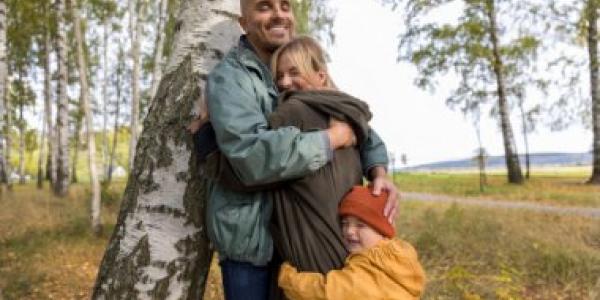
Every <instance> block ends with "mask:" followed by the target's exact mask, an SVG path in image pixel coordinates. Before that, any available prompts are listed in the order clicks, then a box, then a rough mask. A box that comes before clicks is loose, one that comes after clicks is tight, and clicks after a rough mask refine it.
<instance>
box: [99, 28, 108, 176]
mask: <svg viewBox="0 0 600 300" xmlns="http://www.w3.org/2000/svg"><path fill="white" fill-rule="evenodd" d="M109 28H110V19H109V18H108V17H107V18H106V20H105V21H104V30H103V31H104V32H103V34H104V47H103V48H104V49H103V53H102V164H101V165H102V173H103V178H104V180H106V178H107V176H108V167H107V164H108V132H107V130H108V128H107V127H108V32H109V30H110V29H109Z"/></svg>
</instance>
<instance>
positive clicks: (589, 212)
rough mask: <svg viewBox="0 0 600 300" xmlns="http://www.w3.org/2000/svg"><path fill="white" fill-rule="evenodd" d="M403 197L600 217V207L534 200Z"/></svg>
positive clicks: (403, 193)
mask: <svg viewBox="0 0 600 300" xmlns="http://www.w3.org/2000/svg"><path fill="white" fill-rule="evenodd" d="M402 199H404V200H406V201H425V202H456V203H458V204H465V205H476V206H484V207H490V208H506V209H522V210H530V211H536V212H542V213H550V214H559V215H575V216H582V217H588V218H597V219H600V208H592V207H572V206H571V207H569V206H555V205H548V204H539V203H532V202H521V201H513V200H488V199H481V198H465V197H458V196H448V195H437V194H426V193H413V192H402Z"/></svg>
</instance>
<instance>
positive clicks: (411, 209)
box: [0, 174, 600, 300]
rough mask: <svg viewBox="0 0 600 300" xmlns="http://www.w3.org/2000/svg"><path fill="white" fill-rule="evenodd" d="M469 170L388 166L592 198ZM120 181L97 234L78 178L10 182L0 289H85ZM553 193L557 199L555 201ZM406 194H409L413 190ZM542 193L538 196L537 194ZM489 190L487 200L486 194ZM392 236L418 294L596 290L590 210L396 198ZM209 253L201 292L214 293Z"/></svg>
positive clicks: (586, 295) (519, 196)
mask: <svg viewBox="0 0 600 300" xmlns="http://www.w3.org/2000/svg"><path fill="white" fill-rule="evenodd" d="M477 178H478V177H477V176H475V175H474V174H428V175H426V174H398V175H397V176H396V182H397V183H398V185H399V186H400V188H401V190H402V191H404V192H409V193H405V195H404V199H406V200H417V199H414V197H410V195H411V193H421V194H427V195H429V194H436V195H440V194H444V195H449V196H448V197H450V196H451V197H461V198H462V197H467V198H471V197H473V198H478V199H479V198H483V200H489V201H499V202H502V203H504V202H511V201H518V202H530V203H535V204H536V205H553V206H561V205H562V206H568V207H571V206H581V207H595V208H598V207H600V199H598V198H597V197H598V195H600V193H599V191H598V190H596V188H593V187H589V186H587V185H583V184H580V183H578V182H583V180H584V177H583V176H582V175H581V174H579V175H568V176H563V177H560V176H553V177H548V176H546V177H544V176H541V177H534V178H532V180H530V181H529V182H528V183H527V184H526V185H525V186H524V187H515V186H512V185H507V184H504V183H503V180H502V178H500V177H498V178H496V177H494V176H492V177H491V178H488V179H489V182H490V186H489V187H488V188H487V190H486V192H485V193H479V192H478V191H479V189H478V186H477V182H478V179H477ZM123 188H124V183H123V182H117V183H115V184H113V185H112V186H111V188H110V189H107V190H105V192H104V193H103V220H104V224H108V225H106V227H105V229H104V232H103V234H102V236H101V237H100V238H97V237H94V236H93V235H92V234H91V232H90V225H89V218H88V215H87V214H88V212H89V204H88V201H87V199H88V192H87V187H85V186H83V185H75V186H73V187H72V188H71V190H70V193H69V195H68V197H66V198H62V199H61V198H56V197H54V196H51V193H50V192H49V191H48V190H47V188H46V189H44V190H41V191H40V190H37V189H36V188H35V186H33V185H25V186H19V185H15V188H14V190H13V191H12V192H4V193H3V194H2V197H1V198H0V299H89V297H90V291H91V288H92V286H93V284H94V279H95V276H96V272H97V267H98V264H99V262H100V260H101V259H102V255H103V252H104V248H105V246H106V243H107V241H108V238H109V237H110V234H111V233H112V229H113V226H114V222H115V219H116V215H117V213H118V210H119V198H120V194H121V193H122V190H123ZM557 193H558V194H560V193H563V194H564V195H566V196H564V200H562V202H561V196H557ZM413 195H414V194H413ZM544 195H546V196H544ZM494 199H496V200H494ZM397 229H398V236H399V237H400V238H403V239H405V240H408V241H409V242H411V243H412V244H413V245H415V247H416V248H417V250H418V252H419V255H420V259H421V262H422V263H423V265H424V267H425V270H426V272H427V278H428V281H427V282H428V283H427V289H426V292H425V295H424V297H423V299H590V300H595V299H599V297H600V220H599V219H595V218H589V217H582V216H577V215H562V214H555V213H548V212H537V211H530V210H526V209H525V210H523V209H510V210H508V209H498V208H490V207H480V206H475V205H461V204H455V203H450V202H448V203H446V202H423V201H401V205H400V215H399V217H398V222H397ZM216 266H217V265H216V263H215V262H213V266H212V270H211V274H210V276H209V279H208V285H207V290H206V294H205V299H222V298H223V294H222V289H221V283H220V274H219V270H218V267H216Z"/></svg>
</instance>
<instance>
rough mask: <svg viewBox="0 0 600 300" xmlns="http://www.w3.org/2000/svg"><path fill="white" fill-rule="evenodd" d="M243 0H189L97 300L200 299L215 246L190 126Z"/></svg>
mask: <svg viewBox="0 0 600 300" xmlns="http://www.w3.org/2000/svg"><path fill="white" fill-rule="evenodd" d="M238 11H239V1H238V0H214V1H204V0H184V1H182V3H181V7H180V13H179V16H178V20H177V24H178V26H177V31H176V33H175V42H174V45H173V47H174V48H173V51H171V56H170V59H169V61H168V64H167V67H166V69H165V75H164V76H163V77H162V79H161V82H160V84H159V87H158V90H157V93H156V96H155V97H154V99H153V101H151V105H150V107H149V110H148V116H147V117H146V119H145V121H144V126H143V131H142V133H141V135H140V139H139V144H138V146H137V151H138V153H136V155H135V160H134V164H133V168H132V169H131V172H130V174H129V179H128V182H127V187H126V189H125V194H124V196H123V202H122V206H121V211H120V213H119V217H118V220H117V224H116V226H115V230H114V232H113V235H112V237H111V239H110V242H109V244H108V248H107V250H106V252H105V254H104V257H103V259H102V263H101V265H100V269H99V273H98V276H97V279H96V284H95V287H94V290H93V296H92V297H93V298H94V299H132V298H138V299H149V298H154V299H199V298H201V297H202V295H203V290H204V284H205V281H206V276H207V273H208V268H209V264H210V260H211V254H212V251H211V250H210V249H209V247H208V240H207V237H206V231H205V228H204V213H205V202H206V201H205V199H206V198H205V197H206V196H205V183H204V180H203V179H202V178H201V177H200V175H199V170H198V166H197V162H196V158H195V156H194V155H192V153H191V152H192V149H193V142H192V137H191V136H190V135H189V133H187V132H186V130H185V127H186V126H187V125H188V124H189V122H190V121H191V120H192V119H194V118H195V116H194V114H196V115H197V114H205V113H206V108H205V101H204V99H203V95H204V87H205V78H206V76H207V74H208V72H209V70H210V69H211V68H212V67H213V66H214V65H215V64H216V63H217V62H218V61H219V60H220V59H221V58H222V57H223V55H224V53H225V52H226V51H227V50H228V49H229V48H230V47H231V46H232V45H233V44H234V43H236V41H237V37H238V36H239V26H238V25H237V18H238Z"/></svg>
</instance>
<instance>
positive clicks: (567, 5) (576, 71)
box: [547, 0, 600, 184]
mask: <svg viewBox="0 0 600 300" xmlns="http://www.w3.org/2000/svg"><path fill="white" fill-rule="evenodd" d="M547 4H548V7H549V8H550V10H551V14H549V15H550V16H551V17H552V20H553V23H552V25H553V27H554V29H555V30H554V31H555V32H556V33H557V35H558V37H557V38H556V39H557V40H559V41H562V42H563V43H564V44H562V45H560V46H562V47H564V46H565V45H566V46H576V47H583V48H585V50H586V52H587V53H585V54H583V53H581V54H583V55H576V56H573V55H570V53H568V54H564V53H561V54H560V55H559V56H558V57H557V58H555V59H554V60H552V62H551V63H550V66H549V71H554V70H556V69H558V71H559V72H560V74H561V78H560V79H559V80H557V82H556V84H555V85H556V86H558V87H559V88H560V90H561V91H562V94H561V95H560V97H559V98H558V100H556V101H555V102H554V103H553V105H552V106H551V109H550V110H549V111H548V112H547V113H548V114H549V115H551V117H552V123H551V125H552V129H555V130H562V129H565V128H567V127H568V126H570V125H572V124H573V123H580V124H582V125H583V126H585V127H586V128H590V129H591V130H592V175H591V176H590V178H589V179H588V183H590V184H600V88H599V85H600V79H599V76H600V75H599V58H598V11H599V10H600V1H599V0H584V1H580V0H570V1H567V0H562V1H548V3H547ZM585 77H587V78H589V87H585V89H588V88H589V90H588V91H585V89H584V84H583V82H584V80H585V81H587V80H588V79H584V78H585Z"/></svg>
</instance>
